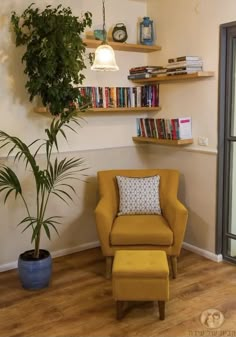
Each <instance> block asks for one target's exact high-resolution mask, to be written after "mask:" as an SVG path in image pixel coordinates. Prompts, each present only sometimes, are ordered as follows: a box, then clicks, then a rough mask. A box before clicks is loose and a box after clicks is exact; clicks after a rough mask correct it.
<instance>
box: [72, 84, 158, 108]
mask: <svg viewBox="0 0 236 337" xmlns="http://www.w3.org/2000/svg"><path fill="white" fill-rule="evenodd" d="M79 91H80V97H79V98H78V104H79V105H83V103H84V100H83V98H86V100H87V102H88V101H89V104H90V107H91V108H134V107H158V106H159V85H158V84H151V85H144V86H136V87H80V88H79Z"/></svg>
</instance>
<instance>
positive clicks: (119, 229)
mask: <svg viewBox="0 0 236 337" xmlns="http://www.w3.org/2000/svg"><path fill="white" fill-rule="evenodd" d="M110 243H111V245H112V246H115V245H119V246H124V245H163V246H166V245H167V246H170V245H172V244H173V232H172V230H171V229H170V227H169V226H168V223H167V221H166V220H165V218H164V217H163V216H161V215H122V216H118V217H116V218H115V221H114V223H113V226H112V230H111V233H110Z"/></svg>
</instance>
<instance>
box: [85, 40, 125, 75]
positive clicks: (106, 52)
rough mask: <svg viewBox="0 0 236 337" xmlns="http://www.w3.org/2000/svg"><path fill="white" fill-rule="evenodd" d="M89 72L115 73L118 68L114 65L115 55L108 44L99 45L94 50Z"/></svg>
mask: <svg viewBox="0 0 236 337" xmlns="http://www.w3.org/2000/svg"><path fill="white" fill-rule="evenodd" d="M91 70H97V71H117V70H119V67H118V66H117V64H116V59H115V53H114V50H113V49H112V47H111V46H109V45H108V44H106V43H105V44H101V46H99V47H98V48H97V49H96V50H95V58H94V62H93V65H92V67H91Z"/></svg>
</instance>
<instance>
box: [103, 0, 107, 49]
mask: <svg viewBox="0 0 236 337" xmlns="http://www.w3.org/2000/svg"><path fill="white" fill-rule="evenodd" d="M102 13H103V28H102V30H103V42H106V29H105V28H106V27H105V0H102Z"/></svg>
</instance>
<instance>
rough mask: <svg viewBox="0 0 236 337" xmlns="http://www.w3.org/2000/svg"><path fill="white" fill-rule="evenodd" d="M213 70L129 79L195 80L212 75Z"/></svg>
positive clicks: (142, 81)
mask: <svg viewBox="0 0 236 337" xmlns="http://www.w3.org/2000/svg"><path fill="white" fill-rule="evenodd" d="M214 74H215V73H214V71H198V72H196V73H192V74H183V75H169V76H166V75H163V76H155V77H150V78H142V79H134V80H131V81H132V82H134V83H147V82H152V83H153V82H174V81H179V80H195V79H200V78H207V77H213V76H214Z"/></svg>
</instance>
